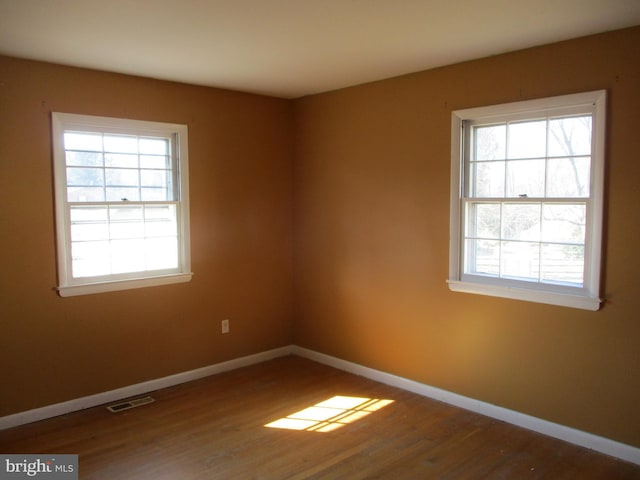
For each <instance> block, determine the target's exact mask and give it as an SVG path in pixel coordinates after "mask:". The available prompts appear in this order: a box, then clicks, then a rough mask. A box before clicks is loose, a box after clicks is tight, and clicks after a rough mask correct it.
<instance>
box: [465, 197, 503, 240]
mask: <svg viewBox="0 0 640 480" xmlns="http://www.w3.org/2000/svg"><path fill="white" fill-rule="evenodd" d="M468 208H469V215H468V216H467V221H468V224H467V236H468V237H480V238H494V239H498V238H500V204H497V203H474V204H470V205H469V206H468Z"/></svg>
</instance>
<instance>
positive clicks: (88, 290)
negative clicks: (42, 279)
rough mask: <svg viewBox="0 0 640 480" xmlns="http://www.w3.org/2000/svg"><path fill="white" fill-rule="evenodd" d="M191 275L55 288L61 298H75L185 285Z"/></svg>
mask: <svg viewBox="0 0 640 480" xmlns="http://www.w3.org/2000/svg"><path fill="white" fill-rule="evenodd" d="M191 277H193V273H180V274H175V275H163V276H160V277H149V278H136V279H131V280H119V281H114V282H99V283H85V284H83V285H66V286H60V287H57V288H56V290H57V291H58V294H59V295H60V296H61V297H75V296H77V295H90V294H92V293H103V292H115V291H119V290H130V289H133V288H144V287H156V286H159V285H169V284H172V283H185V282H188V281H190V280H191Z"/></svg>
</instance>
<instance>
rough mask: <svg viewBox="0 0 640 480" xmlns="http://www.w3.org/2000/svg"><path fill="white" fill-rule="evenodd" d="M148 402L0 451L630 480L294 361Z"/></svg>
mask: <svg viewBox="0 0 640 480" xmlns="http://www.w3.org/2000/svg"><path fill="white" fill-rule="evenodd" d="M152 396H153V397H154V398H155V400H156V401H155V402H154V403H151V404H148V405H145V406H141V407H138V408H134V409H131V410H126V411H121V412H119V413H110V412H108V411H107V410H106V408H104V407H96V408H92V409H88V410H85V411H82V412H76V413H72V414H69V415H64V416H61V417H57V418H53V419H49V420H45V421H41V422H37V423H33V424H29V425H24V426H21V427H17V428H14V429H10V430H5V431H0V452H2V453H57V454H63V453H73V454H79V464H80V478H81V479H95V480H98V479H104V480H117V479H127V480H134V479H135V480H146V479H149V480H151V479H153V480H161V479H171V480H188V479H234V480H244V479H307V478H312V479H348V480H352V479H365V478H366V479H373V478H379V479H393V480H397V479H411V480H416V479H439V480H454V479H455V480H462V479H518V480H520V479H545V480H550V479H553V480H555V479H569V480H589V479H606V480H618V479H640V466H637V465H633V464H630V463H626V462H623V461H620V460H616V459H613V458H611V457H608V456H605V455H601V454H599V453H595V452H592V451H589V450H587V449H583V448H580V447H577V446H574V445H571V444H568V443H564V442H562V441H559V440H555V439H552V438H549V437H545V436H543V435H539V434H536V433H533V432H530V431H528V430H524V429H521V428H518V427H515V426H512V425H509V424H506V423H502V422H499V421H497V420H493V419H491V418H487V417H484V416H481V415H478V414H474V413H471V412H468V411H465V410H461V409H458V408H455V407H451V406H448V405H446V404H443V403H439V402H436V401H433V400H430V399H427V398H424V397H421V396H418V395H415V394H412V393H409V392H405V391H402V390H399V389H396V388H393V387H389V386H386V385H382V384H379V383H376V382H373V381H370V380H367V379H364V378H361V377H357V376H354V375H351V374H348V373H345V372H342V371H339V370H335V369H333V368H330V367H327V366H325V365H320V364H317V363H314V362H311V361H309V360H305V359H301V358H298V357H284V358H279V359H276V360H273V361H269V362H265V363H262V364H259V365H254V366H250V367H247V368H242V369H239V370H235V371H232V372H227V373H224V374H220V375H216V376H212V377H208V378H205V379H202V380H198V381H195V382H191V383H188V384H183V385H179V386H175V387H172V388H167V389H164V390H159V391H157V392H153V393H152ZM387 400H392V401H393V402H388V401H387ZM313 406H315V408H311V409H309V407H313ZM327 412H329V413H327ZM278 420H280V422H277V421H278ZM274 422H275V423H276V425H281V424H283V423H285V424H287V425H288V424H291V425H292V426H293V427H295V428H305V429H304V430H289V429H285V428H273V427H265V425H266V424H270V423H274Z"/></svg>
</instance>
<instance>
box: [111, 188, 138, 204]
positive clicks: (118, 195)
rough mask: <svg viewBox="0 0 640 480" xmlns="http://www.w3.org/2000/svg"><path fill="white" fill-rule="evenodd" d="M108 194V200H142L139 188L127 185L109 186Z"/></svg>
mask: <svg viewBox="0 0 640 480" xmlns="http://www.w3.org/2000/svg"><path fill="white" fill-rule="evenodd" d="M106 196H107V201H108V202H119V201H126V200H128V201H130V202H137V201H138V200H140V191H139V190H138V188H126V187H107V189H106Z"/></svg>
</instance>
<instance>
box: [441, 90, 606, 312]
mask: <svg viewBox="0 0 640 480" xmlns="http://www.w3.org/2000/svg"><path fill="white" fill-rule="evenodd" d="M605 100H606V93H605V91H596V92H587V93H581V94H574V95H565V96H560V97H552V98H546V99H540V100H531V101H523V102H515V103H509V104H504V105H495V106H490V107H479V108H471V109H466V110H458V111H455V112H453V114H452V140H451V143H452V149H451V150H452V157H451V236H450V260H449V280H448V284H449V287H450V289H451V290H454V291H461V292H467V293H477V294H483V295H492V296H499V297H506V298H513V299H519V300H527V301H534V302H540V303H548V304H553V305H562V306H568V307H575V308H583V309H588V310H597V309H598V308H599V307H600V303H601V299H600V260H601V245H602V240H601V237H602V211H603V188H604V136H605Z"/></svg>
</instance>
